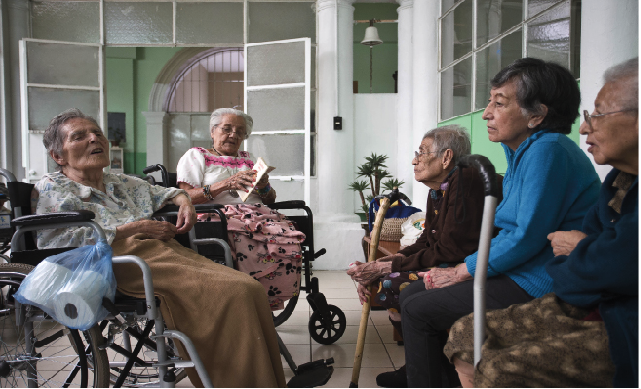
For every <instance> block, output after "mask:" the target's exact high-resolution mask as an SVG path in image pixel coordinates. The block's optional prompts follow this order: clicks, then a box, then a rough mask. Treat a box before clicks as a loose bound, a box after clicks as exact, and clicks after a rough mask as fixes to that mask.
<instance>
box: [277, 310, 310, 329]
mask: <svg viewBox="0 0 641 389" xmlns="http://www.w3.org/2000/svg"><path fill="white" fill-rule="evenodd" d="M307 323H309V312H306V311H305V310H299V311H296V310H294V312H292V315H291V316H290V317H289V319H287V320H286V321H285V322H284V323H283V324H281V326H306V325H307ZM278 328H280V327H277V329H278Z"/></svg>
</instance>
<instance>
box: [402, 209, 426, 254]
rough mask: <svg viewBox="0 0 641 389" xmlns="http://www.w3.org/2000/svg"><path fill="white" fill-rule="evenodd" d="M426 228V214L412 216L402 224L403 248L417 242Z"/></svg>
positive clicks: (420, 213)
mask: <svg viewBox="0 0 641 389" xmlns="http://www.w3.org/2000/svg"><path fill="white" fill-rule="evenodd" d="M424 228H425V212H417V213H414V214H412V215H411V216H410V217H409V218H408V219H407V220H406V221H404V222H403V224H401V232H402V233H403V237H402V238H401V242H400V243H401V246H410V245H412V244H414V242H416V240H417V239H418V237H419V236H421V234H422V233H423V229H424Z"/></svg>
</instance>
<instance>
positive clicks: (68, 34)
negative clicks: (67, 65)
mask: <svg viewBox="0 0 641 389" xmlns="http://www.w3.org/2000/svg"><path fill="white" fill-rule="evenodd" d="M31 4H32V6H31V7H32V8H31V28H32V36H33V38H36V39H50V40H55V41H64V42H80V43H99V41H100V30H99V28H100V23H99V18H100V8H99V7H100V3H98V2H97V1H96V2H93V1H87V2H79V1H42V2H40V1H36V2H32V3H31Z"/></svg>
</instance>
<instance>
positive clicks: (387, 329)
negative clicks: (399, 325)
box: [376, 321, 396, 344]
mask: <svg viewBox="0 0 641 389" xmlns="http://www.w3.org/2000/svg"><path fill="white" fill-rule="evenodd" d="M388 323H389V321H388ZM376 331H378V335H379V336H380V337H381V339H382V340H383V343H385V344H388V343H394V344H396V341H395V340H394V326H393V325H391V324H386V325H381V324H379V325H377V326H376Z"/></svg>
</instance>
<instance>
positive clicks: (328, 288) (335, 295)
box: [176, 271, 405, 388]
mask: <svg viewBox="0 0 641 389" xmlns="http://www.w3.org/2000/svg"><path fill="white" fill-rule="evenodd" d="M314 277H317V278H318V281H319V286H320V291H321V292H322V293H323V294H324V295H325V297H326V298H327V302H328V303H329V304H333V305H336V306H337V307H339V308H340V309H341V310H343V312H344V313H345V316H346V319H347V329H346V330H345V333H344V334H343V336H342V337H341V338H340V339H339V340H337V341H336V343H334V344H332V345H329V346H324V345H320V344H318V343H316V341H314V340H313V339H311V337H310V336H309V332H308V329H307V324H308V321H309V316H310V315H311V313H312V310H311V308H310V307H309V304H308V303H307V300H306V299H305V293H304V292H303V293H302V295H301V297H300V299H299V300H298V304H297V305H296V308H295V310H294V313H293V314H292V317H290V318H289V320H287V321H286V322H285V323H283V324H282V325H281V326H279V327H278V328H277V331H278V333H279V334H280V336H281V338H282V339H283V342H284V343H285V345H286V346H287V349H288V350H289V352H290V353H291V355H292V357H293V359H294V362H295V363H296V364H302V363H305V362H309V361H312V360H318V359H327V358H330V357H333V358H334V364H333V366H334V374H333V375H332V378H331V379H330V380H329V382H328V383H327V384H326V385H325V387H328V388H347V387H349V383H350V381H351V378H352V366H353V364H354V352H355V350H356V338H357V334H358V328H359V323H360V317H361V304H360V302H359V301H358V295H357V294H356V285H355V284H354V282H353V281H352V280H351V279H350V278H349V276H348V275H347V274H345V272H344V271H314ZM404 363H405V352H404V348H403V346H399V345H397V343H396V342H395V341H394V340H393V338H392V325H391V324H390V322H389V320H388V319H387V311H372V312H371V314H370V319H369V325H368V326H367V336H366V337H365V350H364V351H363V361H362V365H361V366H362V367H361V373H360V378H359V385H358V386H359V387H361V388H370V387H376V376H377V375H378V374H379V373H382V372H385V371H390V370H394V369H398V368H399V367H401V366H402V365H403V364H404ZM283 366H284V367H285V369H284V371H285V378H286V379H287V380H289V379H290V378H291V377H293V375H294V374H293V373H292V371H291V370H290V369H289V368H288V367H287V363H286V362H285V360H284V359H283ZM189 385H190V383H189V382H188V380H184V381H183V382H180V383H178V384H177V385H176V386H180V387H190V386H189Z"/></svg>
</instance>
